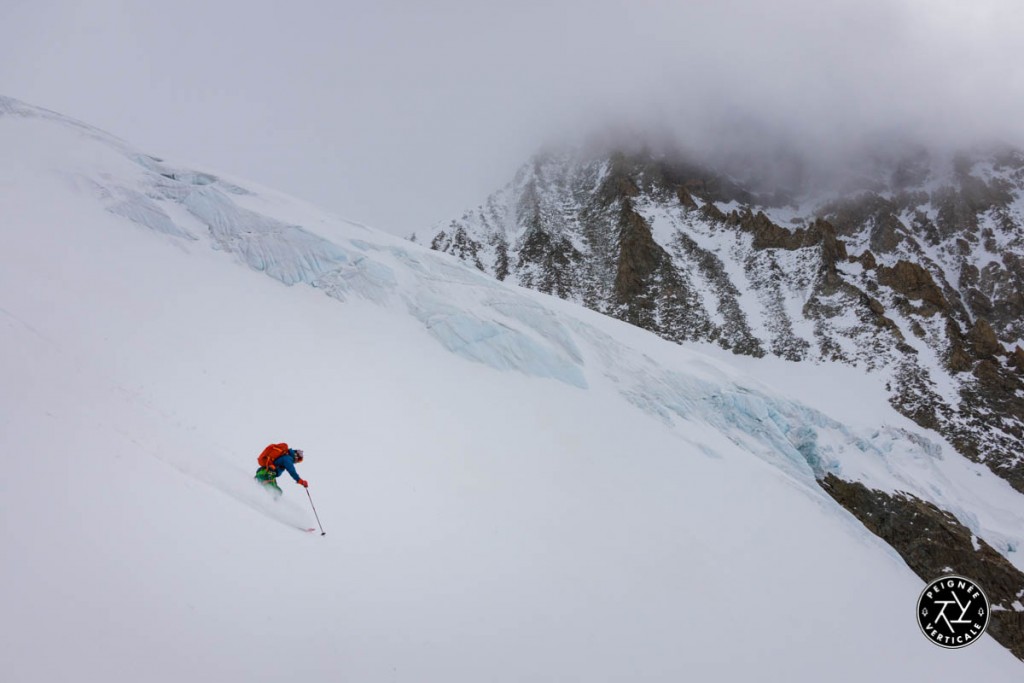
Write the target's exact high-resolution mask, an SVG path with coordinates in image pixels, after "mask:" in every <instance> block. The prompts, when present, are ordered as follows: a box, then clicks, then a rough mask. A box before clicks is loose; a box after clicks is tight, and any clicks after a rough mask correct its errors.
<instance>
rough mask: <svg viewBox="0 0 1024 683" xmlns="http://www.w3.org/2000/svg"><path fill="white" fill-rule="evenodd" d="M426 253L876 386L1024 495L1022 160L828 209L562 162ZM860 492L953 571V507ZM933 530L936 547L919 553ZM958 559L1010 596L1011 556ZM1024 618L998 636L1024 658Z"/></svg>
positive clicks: (919, 158) (971, 166) (927, 163)
mask: <svg viewBox="0 0 1024 683" xmlns="http://www.w3.org/2000/svg"><path fill="white" fill-rule="evenodd" d="M428 237H429V238H430V239H431V240H432V241H431V244H432V245H433V246H434V248H435V249H441V250H444V251H447V252H449V253H453V254H456V255H458V256H460V257H461V258H463V259H464V260H466V261H468V262H469V263H472V264H474V265H476V266H477V267H478V268H480V269H481V270H483V271H485V272H489V273H492V274H494V275H495V276H496V277H498V278H500V279H506V278H510V279H512V280H513V281H515V282H517V283H519V284H522V285H525V286H528V287H533V288H536V289H539V290H541V291H544V292H548V293H552V294H554V295H556V296H560V297H562V298H565V299H569V300H572V301H576V302H578V303H580V304H582V305H584V306H587V307H588V308H591V309H594V310H596V311H599V312H602V313H605V314H607V315H611V316H614V317H617V318H620V319H622V320H625V321H627V322H630V323H632V324H634V325H638V326H640V327H643V328H645V329H648V330H650V331H652V332H654V333H656V334H658V335H660V336H662V337H664V338H666V339H670V340H673V341H677V342H682V341H686V340H703V341H710V342H713V343H716V344H719V345H721V346H722V347H724V348H727V349H731V350H733V351H734V352H735V353H741V354H746V355H752V356H763V355H766V354H772V355H775V356H779V357H782V358H786V359H789V360H794V361H803V360H806V361H819V360H833V361H838V362H842V363H848V364H851V365H855V366H857V367H861V368H863V369H864V370H866V371H868V372H873V373H877V374H878V375H879V376H881V377H883V378H885V382H886V386H887V388H888V390H889V393H890V403H891V404H892V405H893V406H894V407H895V408H896V409H897V410H898V411H900V412H901V413H903V414H904V415H906V416H907V417H909V418H910V419H912V420H914V421H915V422H916V423H917V424H919V425H921V426H922V427H925V428H927V429H933V430H936V431H937V432H939V433H941V434H942V435H943V436H944V437H946V439H947V440H948V441H949V442H950V443H951V444H952V445H953V446H954V448H956V449H957V450H958V451H959V452H960V453H961V454H963V455H964V456H966V457H968V458H970V459H971V460H974V461H976V462H980V463H984V464H985V465H987V466H988V467H989V468H990V469H992V470H993V471H994V472H995V473H996V474H998V475H999V476H1001V477H1003V478H1005V479H1006V480H1007V481H1008V482H1009V483H1010V484H1011V485H1012V486H1013V487H1015V488H1016V489H1017V490H1018V491H1020V492H1022V493H1024V350H1021V346H1022V345H1024V154H1021V153H1019V152H1013V151H1010V152H1001V153H1000V154H998V155H995V156H992V155H988V156H984V155H980V156H975V157H959V158H957V159H955V160H952V161H951V162H950V163H949V164H945V165H944V164H943V162H942V160H936V159H933V158H931V157H929V156H928V155H927V154H925V153H923V152H920V151H919V152H917V153H915V154H911V155H909V156H908V157H907V158H905V159H902V160H899V161H898V162H896V163H895V164H894V165H893V166H891V167H888V168H883V169H882V170H881V172H880V173H879V174H878V177H877V178H875V179H874V180H872V182H870V183H868V184H867V189H860V190H858V191H856V192H850V193H847V194H845V195H843V196H840V197H838V198H836V197H832V198H830V199H829V200H827V201H819V200H814V199H805V200H802V201H796V200H792V199H788V198H787V196H786V195H785V194H784V193H778V192H775V193H771V194H769V195H762V194H758V193H757V192H755V191H753V190H750V189H747V188H744V187H742V186H741V185H740V184H738V183H737V182H735V181H734V180H732V179H730V178H728V177H726V176H724V175H722V174H718V173H716V172H715V171H714V170H712V169H708V168H704V167H701V166H699V165H697V164H693V163H688V162H687V161H685V160H679V159H673V158H670V157H656V156H654V155H652V154H650V153H641V154H623V153H617V154H612V155H606V156H603V157H598V158H593V157H591V158H586V157H582V156H574V155H565V156H561V157H558V156H550V155H549V156H545V157H538V158H537V159H535V160H534V161H533V162H531V163H530V164H528V165H527V166H526V167H524V168H523V169H522V170H521V171H520V173H519V174H518V175H517V177H516V179H515V180H514V181H513V182H512V183H511V184H509V185H508V186H507V187H506V188H504V189H503V190H501V191H500V192H498V193H496V194H495V195H493V196H491V197H490V198H489V199H488V200H487V201H486V202H485V204H484V205H483V206H481V207H479V208H477V209H475V210H473V211H470V212H468V213H466V214H465V215H464V216H463V217H462V218H461V219H459V220H456V221H451V222H450V223H449V224H448V225H447V226H443V227H438V228H435V229H434V230H433V231H432V232H431V233H429V235H428ZM1007 349H1014V350H1013V351H1012V352H1010V351H1008V350H1007ZM842 484H844V483H842V482H839V481H838V480H836V482H833V485H832V488H831V489H830V491H831V492H832V493H833V496H834V497H835V498H836V500H838V501H839V502H840V503H841V504H843V505H845V506H846V507H848V508H849V509H850V510H852V511H853V512H854V514H856V515H857V516H858V517H860V518H861V519H862V520H864V521H865V524H867V525H868V526H869V527H872V529H873V530H876V533H879V535H881V536H883V538H886V540H887V541H889V542H890V543H891V544H893V546H894V547H895V548H896V549H897V550H899V551H900V552H901V554H904V557H906V558H907V561H908V563H909V564H910V565H911V566H912V567H914V568H915V571H918V572H919V573H920V574H921V575H922V577H925V578H928V579H931V578H933V574H934V570H935V569H936V566H937V564H942V563H943V562H946V561H947V560H949V559H950V557H947V555H945V554H944V553H943V551H942V550H941V548H942V547H943V546H944V545H946V544H947V543H948V544H950V547H951V548H956V549H959V548H962V547H963V546H964V537H963V528H962V527H959V528H958V527H957V526H956V524H955V520H952V521H950V520H949V519H946V518H945V517H943V513H942V512H941V511H938V510H937V509H926V507H922V506H923V504H921V503H920V501H917V503H914V502H913V501H907V500H903V499H892V500H886V499H884V498H883V497H881V496H884V494H879V495H875V494H874V493H872V492H857V491H856V489H850V488H848V487H849V486H853V485H846V486H847V488H844V486H843V485H842ZM865 491H866V490H865ZM837 492H839V493H837ZM882 508H885V510H887V511H888V512H886V513H885V514H886V515H887V517H886V519H888V520H889V521H888V522H886V524H885V525H882V526H877V525H878V524H879V522H878V518H877V515H879V514H880V510H881V509H882ZM904 518H905V519H904ZM914 520H918V521H914ZM924 520H928V522H927V523H928V525H929V526H928V527H927V528H928V529H929V530H930V531H929V534H930V536H929V538H931V539H932V540H931V541H928V542H927V543H926V542H925V540H927V539H922V540H921V541H920V543H919V544H915V543H914V542H913V540H912V538H911V536H913V533H912V531H913V530H914V529H916V528H917V527H915V526H914V525H915V524H918V523H919V522H920V523H923V521H924ZM876 527H877V529H876ZM933 527H934V529H935V530H934V531H931V530H932V529H933ZM908 534H909V535H908ZM921 544H923V545H921ZM967 547H968V548H971V549H972V553H973V547H972V546H971V545H970V544H969V543H968V544H967ZM989 550H991V549H989ZM949 552H953V550H952V549H951V550H950V551H949ZM957 552H959V551H957ZM991 552H993V553H994V552H995V551H991ZM975 555H977V553H975ZM996 555H998V553H996ZM982 556H984V557H987V555H986V554H985V553H981V555H979V557H982ZM956 557H957V558H958V559H957V562H960V563H961V564H958V565H957V566H958V567H959V566H964V567H965V568H964V569H963V571H964V573H966V574H968V575H969V576H972V577H973V578H976V579H977V580H979V581H981V582H982V583H983V584H984V585H985V586H986V588H987V587H988V586H989V585H990V584H991V585H993V586H996V587H997V586H1002V583H1003V582H1004V579H1003V578H1000V577H1002V576H1003V574H1001V572H1003V571H1004V570H1005V567H1004V566H1003V565H1002V564H1000V563H999V562H998V561H996V559H995V558H989V560H991V561H990V562H989V561H986V562H983V563H982V564H981V565H978V566H977V567H976V566H975V565H974V564H970V563H967V560H966V559H964V558H961V557H960V556H959V555H957V556H956ZM965 557H966V556H965ZM971 557H972V558H973V559H977V558H976V557H974V555H971ZM936 558H937V559H936ZM972 561H973V560H972ZM1004 562H1005V560H1004ZM972 572H973V574H972ZM1014 580H1016V579H1014ZM1000 595H1002V594H1000ZM1019 614H1020V613H1016V612H1012V613H1011V612H1007V613H1004V614H1002V615H1001V616H1000V617H999V618H998V621H999V625H994V627H993V635H995V634H996V633H999V634H1000V635H999V637H1000V638H1001V641H1000V642H1004V644H1007V647H1010V648H1011V649H1013V650H1014V652H1015V653H1017V654H1018V656H1020V653H1021V650H1020V647H1021V644H1020V641H1019V639H1015V638H1014V637H1011V636H1010V635H1008V634H1010V633H1011V631H1012V629H1013V628H1014V627H1015V626H1016V628H1017V632H1018V633H1020V632H1021V630H1020V623H1019V618H1020V617H1019ZM1014 615H1017V616H1014ZM1014 619H1017V620H1018V621H1016V622H1014V621H1013V620H1014Z"/></svg>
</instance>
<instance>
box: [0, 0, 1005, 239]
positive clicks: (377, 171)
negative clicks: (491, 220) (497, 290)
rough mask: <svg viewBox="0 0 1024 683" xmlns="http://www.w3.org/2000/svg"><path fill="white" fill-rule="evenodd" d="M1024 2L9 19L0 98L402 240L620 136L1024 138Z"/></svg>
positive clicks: (91, 14)
mask: <svg viewBox="0 0 1024 683" xmlns="http://www.w3.org/2000/svg"><path fill="white" fill-rule="evenodd" d="M1022 20H1024V8H1022V7H1020V6H1019V3H1015V2H1006V1H1001V0H978V1H976V2H972V3H961V2H950V1H947V0H889V1H886V2H883V1H880V0H862V1H860V2H848V1H845V0H839V1H838V2H828V3H824V2H820V0H819V1H817V2H811V1H809V0H781V1H779V2H773V3H765V2H757V1H754V0H718V1H716V2H702V1H696V2H694V1H690V2H678V1H674V2H651V1H645V0H633V1H631V2H630V1H626V0H620V1H619V0H617V1H612V0H592V1H589V2H588V1H584V0H575V1H572V2H568V1H561V2H559V1H557V0H547V1H545V2H538V1H534V0H524V1H522V2H517V3H507V2H495V1H492V0H480V1H478V2H468V1H458V2H455V1H452V0H436V1H434V2H430V3H421V2H413V1H412V0H408V1H405V2H394V1H388V0H382V1H380V2H373V3H365V2H361V3H355V2H328V1H327V0H297V1H296V2H292V3H279V2H268V1H264V0H254V1H252V2H248V3H245V4H244V5H240V4H238V3H229V2H216V1H208V2H199V1H198V0H180V1H179V2H176V3H170V4H168V3H138V2H129V1H127V0H95V1H94V2H91V3H87V4H83V3H77V2H72V1H71V0H49V1H46V0H41V1H40V2H32V3H27V2H21V1H20V0H12V1H11V2H9V3H4V7H3V8H2V9H0V92H3V93H5V94H8V95H12V96H15V97H20V98H22V99H25V100H27V101H29V102H32V103H35V104H39V105H42V106H46V107H49V108H52V109H56V110H58V111H62V112H64V113H67V114H69V115H72V116H76V117H78V118H82V119H84V120H86V121H89V122H90V123H94V124H96V125H99V126H101V127H104V128H107V129H108V130H110V131H111V132H113V133H115V134H117V135H120V136H122V137H124V138H126V139H128V140H130V141H132V142H134V143H135V144H137V145H139V146H142V147H144V148H146V149H150V150H152V151H154V152H157V153H161V154H166V155H168V156H173V157H175V158H178V159H183V160H185V161H190V160H191V161H195V162H202V163H205V164H206V165H208V166H213V167H217V168H221V169H223V170H226V171H230V172H232V173H236V174H238V175H241V176H248V177H251V178H253V179H255V180H257V181H260V182H263V183H265V184H268V185H272V186H276V187H279V188H281V189H283V190H286V191H289V192H292V193H295V194H298V195H300V196H303V197H306V198H308V199H310V200H313V201H315V202H317V203H320V204H322V205H325V206H326V207H328V208H331V209H333V210H335V211H336V212H338V213H340V214H342V215H346V216H349V217H351V218H354V219H358V220H362V221H365V222H368V223H370V224H374V225H378V226H380V227H383V228H385V229H388V230H391V231H394V232H399V233H407V232H409V231H411V230H413V229H416V228H420V227H422V226H423V225H424V224H425V223H431V222H434V221H437V220H442V219H445V218H447V217H449V216H451V215H452V214H456V213H458V212H460V211H461V210H462V209H463V208H465V207H467V206H469V205H472V204H476V203H477V202H479V201H480V200H481V199H482V198H483V197H484V196H485V195H486V194H487V193H488V192H490V191H491V190H493V189H496V187H498V186H499V185H501V184H502V183H503V182H504V181H505V180H507V179H508V178H509V177H511V174H512V172H513V170H514V168H515V166H516V165H518V164H519V163H520V162H522V161H524V160H525V159H526V158H527V157H528V156H529V155H530V154H531V153H532V152H533V151H535V150H536V149H537V148H538V147H539V146H540V145H542V144H544V143H547V142H551V141H559V140H571V139H574V138H578V137H581V136H583V135H584V134H585V133H587V132H590V131H593V130H596V129H601V128H602V127H610V126H618V127H620V128H622V127H632V128H636V129H641V130H668V131H672V133H673V135H676V136H677V137H679V138H680V139H682V140H683V141H684V142H685V144H687V145H689V146H691V147H695V148H704V149H712V150H716V149H717V150H720V151H722V150H725V151H728V152H729V153H737V151H738V152H739V153H742V152H743V151H744V150H757V149H759V148H764V149H765V150H768V152H766V153H769V152H771V151H772V150H776V151H777V150H779V149H783V150H798V151H799V152H800V153H801V154H811V155H818V156H821V157H823V158H825V157H828V158H842V157H843V155H845V154H848V153H850V152H851V151H856V150H857V149H859V148H861V147H863V145H864V144H866V141H867V140H869V139H877V138H878V137H879V136H882V135H885V136H890V137H896V136H913V137H915V138H918V139H920V140H921V141H923V142H926V143H929V144H940V143H941V144H944V145H950V146H953V145H962V144H968V143H970V142H973V141H976V140H980V139H990V138H1000V139H1004V140H1008V141H1010V142H1013V143H1016V144H1020V143H1021V142H1022V141H1024V123H1022V122H1024V116H1021V114H1022V112H1024V66H1022V64H1024V62H1022V60H1020V59H1019V47H1018V45H1017V43H1018V42H1019V30H1020V27H1021V26H1022V25H1024V21H1022Z"/></svg>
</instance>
